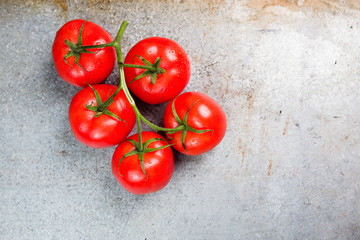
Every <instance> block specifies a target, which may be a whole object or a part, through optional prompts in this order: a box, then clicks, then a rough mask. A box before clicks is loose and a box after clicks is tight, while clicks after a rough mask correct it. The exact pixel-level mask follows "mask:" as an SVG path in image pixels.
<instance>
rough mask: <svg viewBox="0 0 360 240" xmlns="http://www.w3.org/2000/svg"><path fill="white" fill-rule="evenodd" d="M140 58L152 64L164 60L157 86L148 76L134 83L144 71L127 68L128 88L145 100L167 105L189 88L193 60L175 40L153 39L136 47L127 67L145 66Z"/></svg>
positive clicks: (130, 55)
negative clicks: (157, 59) (130, 65)
mask: <svg viewBox="0 0 360 240" xmlns="http://www.w3.org/2000/svg"><path fill="white" fill-rule="evenodd" d="M136 55H139V56H141V57H143V58H145V59H146V60H148V61H149V62H151V63H154V62H155V60H156V58H157V57H160V58H161V63H160V67H161V68H163V69H165V73H163V74H159V75H158V77H157V79H156V82H155V84H152V83H151V77H150V76H146V77H143V78H141V79H138V80H136V81H134V82H132V83H131V84H129V82H131V81H132V80H133V79H134V78H135V77H136V76H138V75H140V74H141V73H143V72H144V71H145V70H144V69H139V68H129V67H126V68H125V70H124V71H125V79H126V82H127V83H128V87H129V89H130V90H131V91H132V92H133V93H134V94H135V95H136V96H137V97H138V98H140V99H141V100H142V101H144V102H146V103H150V104H160V103H164V102H168V101H170V100H171V99H173V98H174V97H176V96H177V95H179V94H180V93H181V92H182V90H183V89H184V88H185V87H186V85H187V84H188V82H189V79H190V61H189V58H188V56H187V54H186V52H185V50H184V49H183V48H182V47H181V46H180V45H179V44H178V43H176V42H175V41H173V40H171V39H167V38H162V37H150V38H146V39H143V40H141V41H140V42H138V43H137V44H135V45H134V46H133V47H132V48H131V50H130V51H129V52H128V54H127V55H126V58H125V61H124V62H125V63H126V64H136V65H145V64H144V63H143V62H142V61H141V59H140V58H139V57H137V56H136Z"/></svg>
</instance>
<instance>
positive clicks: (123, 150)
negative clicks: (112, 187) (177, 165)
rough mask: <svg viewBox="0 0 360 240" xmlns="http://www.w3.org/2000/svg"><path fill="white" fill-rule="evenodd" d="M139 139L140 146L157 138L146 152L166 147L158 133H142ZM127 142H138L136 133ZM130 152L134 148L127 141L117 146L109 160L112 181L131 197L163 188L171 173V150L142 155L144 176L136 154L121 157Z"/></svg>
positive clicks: (172, 164)
mask: <svg viewBox="0 0 360 240" xmlns="http://www.w3.org/2000/svg"><path fill="white" fill-rule="evenodd" d="M141 136H142V143H144V142H146V141H148V140H150V139H153V138H156V139H157V140H156V141H154V142H152V143H150V144H149V145H148V148H150V149H151V148H159V147H164V146H166V145H168V143H167V142H166V140H165V139H164V138H163V137H162V136H161V135H159V134H158V133H155V132H147V131H145V132H142V133H141ZM129 139H131V140H134V141H136V142H137V143H138V142H139V140H138V134H135V135H132V136H130V137H129V138H128V140H129ZM159 139H162V140H159ZM134 150H136V148H135V146H134V145H133V144H132V143H131V142H130V141H124V142H122V143H121V144H120V145H119V146H117V148H116V150H115V152H114V155H113V158H112V171H113V174H114V176H115V178H116V180H117V181H118V182H119V183H120V184H121V185H122V186H123V187H124V188H125V189H126V190H127V191H129V192H131V193H134V194H148V193H152V192H156V191H159V190H161V189H162V188H164V187H165V186H166V185H167V184H168V183H169V181H170V179H171V176H172V174H173V171H174V155H173V152H172V149H171V147H170V146H168V147H166V148H163V149H160V150H156V151H153V152H147V153H145V154H144V158H143V166H144V171H145V173H146V175H145V174H144V172H143V170H142V168H141V164H140V159H139V156H138V155H136V154H135V155H132V156H127V157H124V155H125V154H127V153H129V152H131V151H134ZM123 157H124V158H123ZM122 158H123V160H122V161H121V162H120V160H121V159H122Z"/></svg>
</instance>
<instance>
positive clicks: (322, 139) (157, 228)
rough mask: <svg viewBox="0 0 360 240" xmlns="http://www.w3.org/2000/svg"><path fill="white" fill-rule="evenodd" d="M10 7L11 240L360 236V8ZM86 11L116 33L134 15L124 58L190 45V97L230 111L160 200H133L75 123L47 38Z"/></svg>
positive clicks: (5, 55) (5, 5)
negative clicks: (168, 43)
mask: <svg viewBox="0 0 360 240" xmlns="http://www.w3.org/2000/svg"><path fill="white" fill-rule="evenodd" d="M0 13H1V19H0V24H1V28H0V29H1V30H0V31H1V39H2V40H1V42H2V48H1V54H0V60H1V62H0V78H1V79H0V89H1V91H0V101H1V118H0V132H1V134H0V143H1V150H0V151H1V152H0V153H1V154H0V186H1V187H0V239H2V240H9V239H148V240H151V239H360V225H359V219H360V202H359V199H360V186H359V176H360V146H359V142H360V111H359V106H360V97H359V96H360V43H359V39H360V4H359V2H358V1H356V0H354V1H351V0H348V1H346V0H342V1H340V0H339V1H336V0H314V1H307V0H293V1H290V0H289V1H276V0H267V1H265V0H254V1H230V0H229V1H211V0H203V1H195V2H194V1H188V0H185V1H180V0H179V1H154V0H152V1H136V0H129V1H115V0H113V1H96V0H92V1H90V0H88V1H84V0H77V1H62V0H54V1H6V0H2V1H1V2H0ZM75 18H84V19H87V20H90V21H93V22H95V23H97V24H99V25H101V26H103V27H104V28H105V29H107V30H108V31H109V32H110V33H111V34H112V35H115V34H116V32H117V30H118V27H119V26H120V24H121V21H123V20H127V21H129V27H128V28H127V30H126V33H125V36H124V39H123V50H124V53H125V54H126V52H127V51H128V50H129V49H130V47H131V46H132V45H133V44H134V43H136V42H137V41H139V40H140V39H142V38H145V37H148V36H155V35H157V36H164V37H168V38H172V39H174V40H176V41H178V42H179V43H180V44H181V45H182V46H183V47H184V48H185V50H186V51H187V53H188V54H189V57H190V60H191V66H192V76H191V80H190V83H189V85H188V87H187V88H186V91H190V90H196V91H201V92H204V93H206V94H208V95H209V96H211V97H212V98H214V99H215V100H217V101H218V102H219V104H220V105H221V106H223V108H224V110H225V112H226V114H227V117H228V131H227V134H226V136H225V139H224V140H223V142H222V143H221V144H220V145H219V146H218V147H217V148H216V149H214V150H213V151H211V152H209V153H206V154H204V155H202V156H198V157H187V156H182V155H180V154H176V158H177V160H176V166H175V172H174V175H173V178H172V180H171V182H170V183H169V185H168V186H167V187H166V188H165V189H163V190H162V191H160V192H158V193H155V194H150V195H146V196H134V195H131V194H129V193H127V192H126V191H125V190H123V189H122V188H121V187H120V185H119V184H118V183H117V182H116V181H115V179H114V178H113V176H112V173H111V169H110V162H111V157H112V153H113V151H114V148H109V149H104V150H94V149H90V148H86V147H84V146H82V145H81V144H80V143H78V142H77V141H76V140H75V138H74V137H73V135H72V133H71V131H70V128H69V124H68V122H67V109H68V106H69V103H70V100H71V98H72V96H73V95H74V94H75V93H76V92H77V91H78V90H79V89H78V88H75V87H72V86H70V85H68V84H66V83H65V82H64V81H62V80H60V79H59V77H58V76H57V74H56V72H55V69H54V66H53V61H52V58H51V46H52V41H53V39H54V36H55V33H56V31H57V29H58V28H59V27H61V26H62V25H63V24H64V23H65V22H67V21H69V20H71V19H75ZM117 78H118V75H117V73H116V71H114V73H113V74H112V75H111V76H110V77H109V79H108V80H107V81H106V82H108V83H114V84H116V83H117ZM139 104H140V107H141V110H142V111H143V112H144V114H145V115H147V116H149V117H150V116H152V115H154V113H155V115H156V116H158V115H161V114H162V111H163V109H164V106H163V105H160V106H153V107H148V106H146V105H144V104H141V103H139ZM152 120H153V121H154V122H156V123H158V124H161V119H159V118H157V117H156V118H152Z"/></svg>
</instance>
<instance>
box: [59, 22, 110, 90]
mask: <svg viewBox="0 0 360 240" xmlns="http://www.w3.org/2000/svg"><path fill="white" fill-rule="evenodd" d="M84 21H85V20H80V19H78V20H72V21H70V22H67V23H66V24H65V25H64V26H62V27H61V28H60V29H59V31H58V32H57V33H56V37H55V40H54V44H53V47H52V55H53V60H54V64H55V68H56V71H57V72H58V74H59V76H60V77H61V78H62V79H63V80H65V81H66V82H68V83H70V84H72V85H75V86H78V87H85V86H87V84H88V83H89V84H91V85H93V84H97V83H101V82H103V81H104V80H105V79H106V78H107V77H108V76H109V75H110V73H111V72H112V70H113V69H114V65H115V62H116V53H115V49H114V48H113V47H106V48H102V49H89V51H92V52H96V53H82V54H81V55H80V60H79V64H80V65H81V66H82V67H83V68H84V69H85V70H86V71H84V70H83V69H82V68H81V67H80V66H78V65H76V64H75V57H74V56H72V57H70V58H68V59H67V62H68V63H69V64H67V63H66V62H65V60H64V57H65V55H66V54H67V53H68V52H69V51H70V48H69V47H68V45H66V44H65V40H66V39H67V40H69V41H71V42H73V43H75V44H76V43H77V40H78V37H79V34H80V28H81V25H82V24H83V23H84ZM112 41H113V38H112V37H111V35H110V34H109V33H108V32H107V31H105V30H104V29H103V28H102V27H100V26H98V25H96V24H95V23H92V22H89V21H86V22H85V25H84V28H83V32H82V45H99V44H104V43H109V42H112Z"/></svg>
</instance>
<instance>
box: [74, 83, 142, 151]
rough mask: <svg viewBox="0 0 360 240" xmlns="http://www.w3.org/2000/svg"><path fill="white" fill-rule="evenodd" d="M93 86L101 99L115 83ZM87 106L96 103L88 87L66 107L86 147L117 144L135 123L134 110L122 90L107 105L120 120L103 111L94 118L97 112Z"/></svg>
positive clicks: (113, 89) (76, 131) (107, 95)
mask: <svg viewBox="0 0 360 240" xmlns="http://www.w3.org/2000/svg"><path fill="white" fill-rule="evenodd" d="M93 88H94V89H95V90H96V91H97V92H98V94H99V96H100V98H101V100H102V101H103V102H105V101H106V100H107V99H108V97H109V96H110V95H111V94H112V93H114V92H115V90H116V87H115V86H113V85H108V84H98V85H94V86H93ZM86 105H93V106H94V105H95V106H96V105H97V100H96V97H95V93H94V91H93V90H92V89H91V87H89V86H88V87H86V88H83V89H82V90H81V91H79V92H78V93H77V94H76V95H75V96H74V97H73V99H72V101H71V103H70V108H69V122H70V126H71V129H72V131H73V133H74V135H75V137H76V138H77V139H78V140H79V141H80V142H82V143H83V144H85V145H87V146H89V147H93V148H105V147H111V146H114V145H117V144H119V143H120V142H122V141H123V140H124V139H125V138H126V137H127V136H128V135H129V133H130V132H131V130H132V129H133V127H134V125H135V121H136V117H135V113H134V110H133V108H132V107H131V105H130V103H129V101H128V100H127V98H126V96H125V94H124V92H123V91H122V90H121V91H120V92H119V93H118V94H117V95H116V96H115V97H114V102H113V103H111V105H110V106H109V107H108V108H107V109H108V110H109V111H110V112H112V113H114V114H115V115H116V116H118V117H119V118H121V119H122V120H119V119H117V118H115V117H112V116H108V115H105V114H101V115H100V116H98V117H95V116H94V115H95V113H96V112H94V111H91V110H89V109H88V108H87V107H86Z"/></svg>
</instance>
